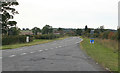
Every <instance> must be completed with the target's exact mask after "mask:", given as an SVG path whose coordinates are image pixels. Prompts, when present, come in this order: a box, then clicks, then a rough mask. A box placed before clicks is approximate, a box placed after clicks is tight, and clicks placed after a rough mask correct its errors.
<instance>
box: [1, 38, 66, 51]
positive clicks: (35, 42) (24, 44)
mask: <svg viewBox="0 0 120 73" xmlns="http://www.w3.org/2000/svg"><path fill="white" fill-rule="evenodd" d="M65 38H67V36H66V37H62V38H57V39H52V40H45V39H35V40H33V42H30V43H23V44H13V45H4V46H2V49H3V50H5V49H15V48H20V47H24V46H32V45H37V44H43V43H48V42H52V41H55V40H62V39H65Z"/></svg>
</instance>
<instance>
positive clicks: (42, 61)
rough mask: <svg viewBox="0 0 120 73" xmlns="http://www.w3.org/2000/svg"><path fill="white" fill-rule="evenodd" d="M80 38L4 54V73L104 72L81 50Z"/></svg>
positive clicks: (5, 51)
mask: <svg viewBox="0 0 120 73" xmlns="http://www.w3.org/2000/svg"><path fill="white" fill-rule="evenodd" d="M81 41H82V39H81V38H79V37H70V38H66V39H64V40H57V41H54V42H50V43H45V44H40V45H34V46H29V47H22V48H17V49H12V50H3V52H2V56H3V57H2V58H0V59H2V70H3V71H104V69H103V68H102V67H101V66H100V65H99V64H97V63H96V62H95V61H93V60H92V59H91V58H90V57H89V56H87V55H86V54H85V53H84V52H83V51H82V50H81V49H80V44H79V43H80V42H81Z"/></svg>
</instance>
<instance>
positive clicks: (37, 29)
mask: <svg viewBox="0 0 120 73" xmlns="http://www.w3.org/2000/svg"><path fill="white" fill-rule="evenodd" d="M32 32H33V34H34V35H37V34H38V32H39V33H40V32H41V30H40V28H38V27H34V28H33V29H32Z"/></svg>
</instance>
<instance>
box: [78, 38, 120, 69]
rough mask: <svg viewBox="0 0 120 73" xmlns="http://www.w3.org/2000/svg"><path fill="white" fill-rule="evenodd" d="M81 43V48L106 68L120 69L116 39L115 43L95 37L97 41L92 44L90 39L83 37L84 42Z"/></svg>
mask: <svg viewBox="0 0 120 73" xmlns="http://www.w3.org/2000/svg"><path fill="white" fill-rule="evenodd" d="M80 44H81V48H82V49H83V50H84V51H85V52H86V53H87V54H88V55H89V56H91V57H92V58H93V59H94V60H95V61H96V62H98V63H99V64H101V65H102V66H103V67H104V68H108V69H109V70H110V71H118V52H117V49H118V48H116V46H117V42H116V43H115V41H114V44H113V42H112V41H111V40H100V39H95V43H94V44H90V39H88V38H83V42H81V43H80ZM111 46H112V47H111Z"/></svg>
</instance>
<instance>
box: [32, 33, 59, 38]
mask: <svg viewBox="0 0 120 73" xmlns="http://www.w3.org/2000/svg"><path fill="white" fill-rule="evenodd" d="M59 37H61V35H55V34H43V35H34V38H35V39H55V38H59Z"/></svg>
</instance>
